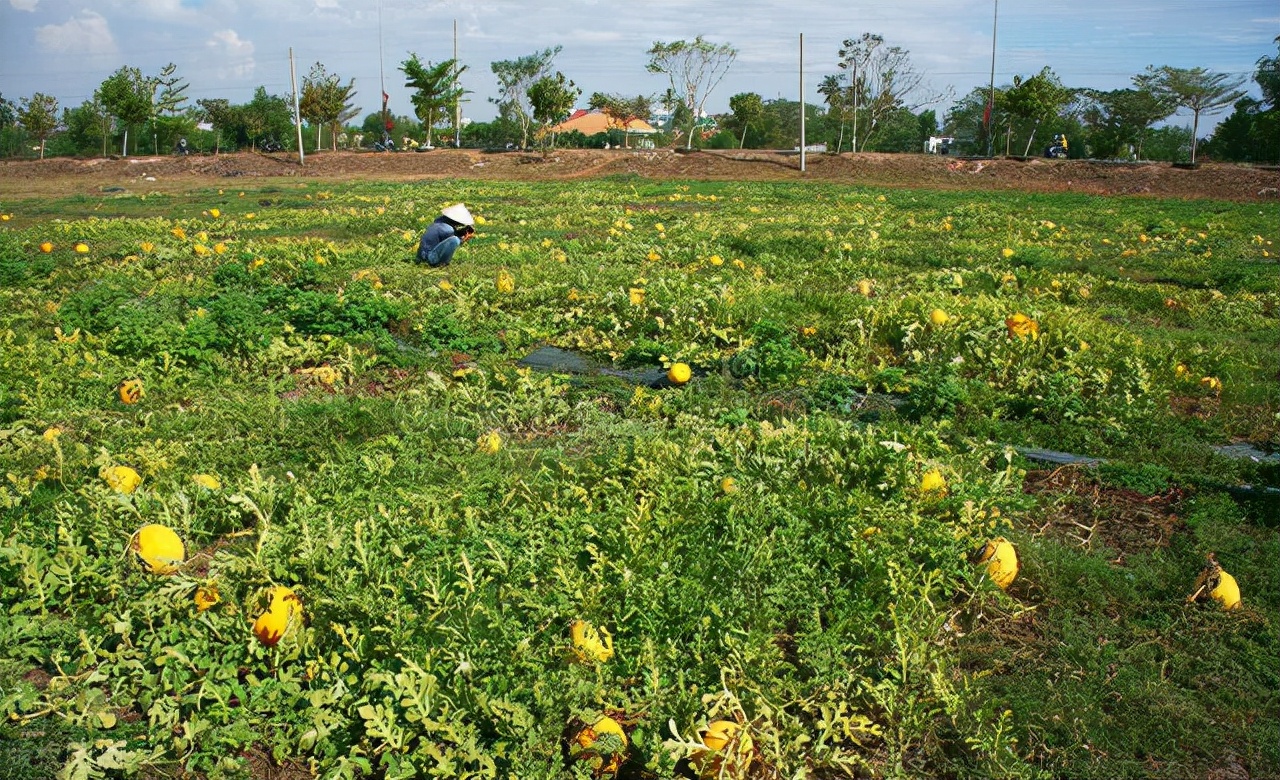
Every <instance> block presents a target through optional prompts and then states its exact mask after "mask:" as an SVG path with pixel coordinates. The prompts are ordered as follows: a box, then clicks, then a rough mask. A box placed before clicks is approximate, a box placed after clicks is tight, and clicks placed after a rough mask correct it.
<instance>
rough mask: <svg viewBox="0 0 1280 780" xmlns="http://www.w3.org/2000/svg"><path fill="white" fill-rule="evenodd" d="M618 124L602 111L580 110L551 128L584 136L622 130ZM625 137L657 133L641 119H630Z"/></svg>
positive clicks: (559, 131) (555, 131)
mask: <svg viewBox="0 0 1280 780" xmlns="http://www.w3.org/2000/svg"><path fill="white" fill-rule="evenodd" d="M623 129H624V128H623V126H622V124H621V123H620V122H617V121H615V120H613V119H611V118H610V117H609V115H608V114H606V113H604V112H603V111H588V110H586V109H584V108H580V109H578V110H577V111H574V112H573V113H572V114H570V115H569V118H568V119H566V120H564V121H563V122H561V123H560V124H558V125H556V126H554V127H552V128H551V132H553V133H572V132H573V131H574V130H577V131H578V132H579V133H582V134H583V135H586V136H592V135H595V134H596V133H607V132H609V131H610V130H623ZM625 130H626V133H627V135H653V134H655V133H657V132H658V131H657V130H656V129H654V127H653V125H651V124H649V123H648V122H646V121H644V120H643V119H632V120H631V121H630V122H627V126H626V128H625Z"/></svg>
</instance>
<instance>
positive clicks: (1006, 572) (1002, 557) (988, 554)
mask: <svg viewBox="0 0 1280 780" xmlns="http://www.w3.org/2000/svg"><path fill="white" fill-rule="evenodd" d="M978 563H985V564H987V576H988V577H990V578H991V581H992V582H994V583H995V584H996V585H999V586H1000V589H1001V590H1005V589H1007V588H1008V587H1009V585H1010V584H1011V583H1012V582H1013V580H1014V578H1015V577H1017V576H1018V552H1017V550H1015V549H1014V548H1013V545H1012V544H1010V542H1009V540H1008V539H1005V538H1004V537H1003V536H998V537H996V538H995V539H992V540H991V541H989V542H987V544H986V546H985V547H983V548H982V555H980V556H978Z"/></svg>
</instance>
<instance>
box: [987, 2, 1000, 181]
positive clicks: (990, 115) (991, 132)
mask: <svg viewBox="0 0 1280 780" xmlns="http://www.w3.org/2000/svg"><path fill="white" fill-rule="evenodd" d="M999 21H1000V0H995V10H994V12H993V13H992V15H991V91H990V93H988V95H987V156H988V157H994V156H995V142H996V128H995V118H996V24H997V23H998V22H999Z"/></svg>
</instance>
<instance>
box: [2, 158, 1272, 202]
mask: <svg viewBox="0 0 1280 780" xmlns="http://www.w3.org/2000/svg"><path fill="white" fill-rule="evenodd" d="M626 175H634V176H640V177H643V178H646V179H686V180H688V179H693V180H737V181H751V180H762V181H765V180H767V181H829V182H844V183H849V184H865V185H875V186H885V187H924V188H937V189H966V190H968V189H974V190H1025V191H1030V192H1079V193H1085V194H1092V195H1151V196H1160V197H1179V198H1219V199H1226V200H1276V199H1277V195H1278V192H1280V169H1276V168H1260V167H1248V166H1239V165H1226V164H1216V163H1207V164H1203V165H1201V166H1200V167H1198V168H1196V169H1194V170H1192V169H1188V168H1178V167H1174V166H1172V165H1169V164H1167V163H1143V164H1123V163H1104V162H1093V161H1084V160H1044V159H1028V160H1019V159H995V160H958V159H955V158H948V157H934V156H928V155H921V154H857V155H853V154H842V155H826V154H812V155H808V157H807V160H806V170H805V171H804V172H803V173H802V172H801V171H800V158H799V155H797V154H794V153H791V154H787V153H778V152H762V151H752V150H744V151H702V152H692V153H684V152H679V151H675V150H670V149H658V150H628V149H611V150H594V149H561V150H555V151H553V152H551V153H550V154H548V155H545V156H544V155H541V154H536V153H524V152H498V153H486V152H481V151H475V150H453V149H436V150H433V151H430V152H420V153H414V152H392V153H378V152H322V153H320V154H312V155H308V156H307V159H306V164H305V165H299V164H298V159H297V156H296V155H292V154H288V153H275V154H255V153H248V152H241V153H236V154H221V155H216V156H215V155H208V156H191V157H133V158H128V159H116V158H112V159H91V160H76V159H67V158H58V159H50V160H42V161H4V162H0V194H3V195H7V196H9V197H21V196H24V195H25V196H31V195H43V194H53V193H57V192H66V191H67V190H68V189H70V190H72V191H84V190H88V189H93V188H101V187H106V186H112V185H116V186H126V185H132V186H135V187H136V186H137V185H138V184H139V183H140V182H147V183H148V184H151V186H152V187H153V188H156V189H164V188H166V186H173V187H182V188H185V187H190V186H193V185H195V186H199V185H200V184H201V183H203V182H205V181H208V182H209V183H213V182H218V181H226V180H227V179H231V178H236V177H265V178H277V177H300V178H314V179H333V180H353V179H380V180H388V181H402V180H422V179H439V178H451V179H453V178H456V179H491V180H527V181H557V180H566V179H577V178H589V177H601V176H626ZM152 182H154V184H153V183H152Z"/></svg>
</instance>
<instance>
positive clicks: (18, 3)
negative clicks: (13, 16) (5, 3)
mask: <svg viewBox="0 0 1280 780" xmlns="http://www.w3.org/2000/svg"><path fill="white" fill-rule="evenodd" d="M9 5H11V6H13V7H14V8H16V9H18V10H19V11H34V10H36V6H38V5H40V0H9Z"/></svg>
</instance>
